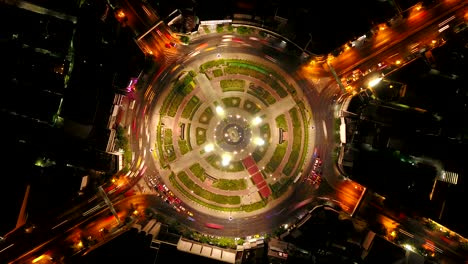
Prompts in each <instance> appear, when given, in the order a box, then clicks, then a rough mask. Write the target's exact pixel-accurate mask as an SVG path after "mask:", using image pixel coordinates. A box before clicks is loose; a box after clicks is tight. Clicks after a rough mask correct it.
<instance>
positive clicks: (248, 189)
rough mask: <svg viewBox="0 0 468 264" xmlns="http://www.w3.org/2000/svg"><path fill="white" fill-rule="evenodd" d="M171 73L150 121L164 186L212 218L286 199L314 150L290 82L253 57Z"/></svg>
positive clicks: (302, 103) (301, 101)
mask: <svg viewBox="0 0 468 264" xmlns="http://www.w3.org/2000/svg"><path fill="white" fill-rule="evenodd" d="M239 57H242V59H239ZM181 68H183V69H181ZM175 69H179V70H178V71H174V73H173V74H172V76H174V78H173V79H172V80H170V81H167V82H166V83H167V85H165V86H164V88H163V89H161V90H160V95H159V99H158V100H157V101H155V107H153V108H152V109H154V110H153V112H152V113H151V114H150V117H151V121H150V124H151V125H150V129H151V131H150V135H151V138H150V143H151V146H152V147H153V148H154V150H155V151H153V152H152V154H153V156H152V160H153V161H154V163H155V165H156V167H157V168H158V171H159V174H160V177H161V179H162V181H163V182H164V184H166V186H168V187H169V189H171V190H172V191H173V192H174V193H175V194H176V196H177V197H179V198H180V199H181V200H183V201H184V202H186V203H191V204H192V205H193V203H195V204H198V205H201V206H203V207H204V208H210V209H211V210H209V211H211V212H230V213H236V212H239V213H243V214H248V213H253V212H255V211H258V210H266V209H268V208H269V205H272V204H273V202H274V201H279V199H282V198H286V197H288V195H290V194H291V193H292V191H293V189H294V187H293V185H294V183H295V182H296V181H297V179H298V178H299V177H300V175H302V172H303V171H305V170H306V169H307V166H308V165H309V162H310V160H311V151H310V149H312V148H313V146H314V134H313V130H312V129H311V127H313V126H314V124H313V119H312V118H311V116H310V113H311V111H310V107H309V105H308V104H307V100H305V98H304V96H303V94H302V90H301V88H300V87H299V86H298V85H297V83H296V82H295V81H294V79H293V78H292V77H291V76H289V75H288V74H287V73H286V72H285V71H284V70H282V69H281V68H280V67H278V66H277V65H276V64H273V63H271V62H269V61H268V60H264V59H261V58H257V57H255V56H251V55H239V54H235V55H234V54H223V58H222V59H220V58H219V57H213V58H211V57H209V56H207V58H206V59H205V60H203V58H197V61H196V62H193V63H187V64H186V65H184V67H176V68H175Z"/></svg>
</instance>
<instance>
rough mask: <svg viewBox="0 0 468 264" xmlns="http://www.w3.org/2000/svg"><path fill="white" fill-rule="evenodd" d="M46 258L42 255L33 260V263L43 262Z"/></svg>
mask: <svg viewBox="0 0 468 264" xmlns="http://www.w3.org/2000/svg"><path fill="white" fill-rule="evenodd" d="M43 258H44V255H40V256H39V257H37V258H35V259H33V261H32V263H36V262H38V261H41V260H42V259H43Z"/></svg>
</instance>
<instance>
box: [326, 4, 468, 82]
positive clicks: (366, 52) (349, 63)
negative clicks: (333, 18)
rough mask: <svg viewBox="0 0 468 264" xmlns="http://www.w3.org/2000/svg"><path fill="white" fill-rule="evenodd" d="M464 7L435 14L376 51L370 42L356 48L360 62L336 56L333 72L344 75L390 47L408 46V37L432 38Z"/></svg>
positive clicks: (333, 62) (460, 6)
mask: <svg viewBox="0 0 468 264" xmlns="http://www.w3.org/2000/svg"><path fill="white" fill-rule="evenodd" d="M464 6H465V4H463V5H459V6H456V7H455V8H453V9H445V11H440V13H437V15H436V16H434V17H431V18H430V19H425V20H424V23H421V24H418V26H417V27H416V26H414V27H410V28H411V30H407V31H404V32H402V33H400V34H398V35H397V36H395V37H394V40H392V41H391V43H388V44H387V45H385V46H383V47H382V48H381V49H379V50H377V51H376V50H375V49H373V48H372V46H371V44H370V43H371V42H372V41H369V44H368V45H366V46H365V47H364V48H362V49H359V48H356V50H357V51H358V52H359V54H360V56H359V57H360V58H363V59H362V60H361V61H357V62H356V61H354V60H343V59H340V57H339V56H338V57H337V58H335V59H334V60H333V61H332V65H333V67H334V69H335V71H336V72H337V73H338V75H344V74H346V73H348V72H349V71H351V70H352V69H354V68H355V67H357V65H360V64H364V63H365V62H366V61H368V60H369V59H371V58H373V57H375V56H378V55H380V53H383V52H385V51H386V50H387V49H389V48H390V47H392V46H394V45H399V44H400V43H401V42H403V44H401V45H407V44H410V43H409V42H410V40H408V41H405V40H406V38H408V37H412V38H413V39H414V38H423V39H424V38H426V37H425V36H427V35H431V36H432V35H433V33H434V32H438V24H439V23H441V22H443V21H444V20H445V19H447V18H448V17H450V16H451V15H453V14H455V13H460V12H462V10H463V7H464ZM458 16H460V15H458ZM401 45H400V46H399V47H397V49H403V50H404V49H405V47H404V46H403V47H401ZM387 55H388V56H390V55H391V54H387ZM368 67H369V68H370V67H372V65H368Z"/></svg>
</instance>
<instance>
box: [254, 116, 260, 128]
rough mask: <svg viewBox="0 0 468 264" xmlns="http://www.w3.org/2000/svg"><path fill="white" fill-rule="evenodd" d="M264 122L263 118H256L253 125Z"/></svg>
mask: <svg viewBox="0 0 468 264" xmlns="http://www.w3.org/2000/svg"><path fill="white" fill-rule="evenodd" d="M261 122H262V118H261V117H259V116H257V117H255V118H254V119H253V120H252V124H254V125H255V126H256V125H258V124H260V123H261Z"/></svg>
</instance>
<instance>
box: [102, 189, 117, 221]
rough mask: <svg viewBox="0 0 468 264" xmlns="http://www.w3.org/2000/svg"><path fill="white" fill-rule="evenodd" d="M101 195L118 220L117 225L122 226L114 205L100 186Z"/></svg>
mask: <svg viewBox="0 0 468 264" xmlns="http://www.w3.org/2000/svg"><path fill="white" fill-rule="evenodd" d="M98 189H99V194H100V195H101V197H102V199H104V201H105V202H106V204H107V206H108V207H109V210H110V211H111V212H112V214H113V215H114V217H115V220H117V223H118V224H119V225H120V219H119V216H118V215H117V212H116V211H115V208H114V206H113V205H112V202H111V201H110V200H109V197H108V196H107V194H106V192H105V191H104V189H102V186H99V188H98Z"/></svg>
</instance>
